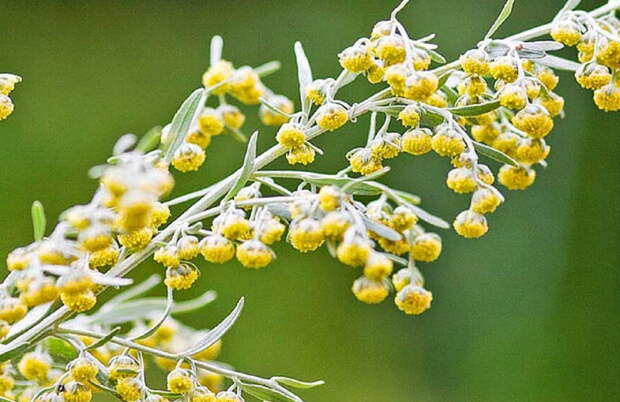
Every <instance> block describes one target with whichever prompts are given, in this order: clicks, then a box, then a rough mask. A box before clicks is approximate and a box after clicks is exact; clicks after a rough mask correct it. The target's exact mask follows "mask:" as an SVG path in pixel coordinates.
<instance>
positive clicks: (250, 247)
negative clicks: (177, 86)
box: [237, 240, 274, 269]
mask: <svg viewBox="0 0 620 402" xmlns="http://www.w3.org/2000/svg"><path fill="white" fill-rule="evenodd" d="M273 256H274V253H273V251H272V250H271V249H270V248H269V247H267V246H266V245H264V244H263V243H262V242H260V241H258V240H248V241H245V242H243V243H241V245H240V246H238V247H237V260H239V262H240V263H241V265H243V266H244V267H247V268H256V269H258V268H264V267H266V266H267V265H269V263H270V262H271V261H272V260H273Z"/></svg>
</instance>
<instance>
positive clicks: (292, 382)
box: [271, 377, 325, 389]
mask: <svg viewBox="0 0 620 402" xmlns="http://www.w3.org/2000/svg"><path fill="white" fill-rule="evenodd" d="M271 379H272V380H274V381H276V382H278V383H280V384H282V385H285V386H287V387H293V388H298V389H309V388H314V387H318V386H319V385H323V384H325V381H323V380H318V381H300V380H296V379H294V378H289V377H271Z"/></svg>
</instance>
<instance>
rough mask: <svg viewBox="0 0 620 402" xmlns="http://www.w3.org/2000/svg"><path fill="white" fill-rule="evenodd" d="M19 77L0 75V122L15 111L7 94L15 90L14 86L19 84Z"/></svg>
mask: <svg viewBox="0 0 620 402" xmlns="http://www.w3.org/2000/svg"><path fill="white" fill-rule="evenodd" d="M21 80H22V79H21V77H20V76H18V75H14V74H6V73H5V74H0V120H4V119H6V118H7V117H9V115H10V114H11V113H13V109H15V105H13V101H12V100H11V98H9V94H10V93H11V92H12V91H13V89H15V84H17V83H18V82H21Z"/></svg>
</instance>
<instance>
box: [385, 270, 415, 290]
mask: <svg viewBox="0 0 620 402" xmlns="http://www.w3.org/2000/svg"><path fill="white" fill-rule="evenodd" d="M409 284H414V285H415V286H422V280H421V279H420V278H419V277H418V276H416V275H414V274H413V272H411V269H409V268H401V269H400V270H398V272H396V273H395V274H394V275H392V285H394V289H396V291H397V292H398V291H400V290H402V289H403V288H404V287H405V286H407V285H409Z"/></svg>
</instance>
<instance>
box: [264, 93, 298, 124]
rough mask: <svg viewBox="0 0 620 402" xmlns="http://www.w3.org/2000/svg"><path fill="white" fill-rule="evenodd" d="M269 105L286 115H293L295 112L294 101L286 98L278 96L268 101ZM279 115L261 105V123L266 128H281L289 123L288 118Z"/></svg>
mask: <svg viewBox="0 0 620 402" xmlns="http://www.w3.org/2000/svg"><path fill="white" fill-rule="evenodd" d="M268 101H269V103H270V104H271V105H273V106H274V107H275V108H276V109H277V110H279V111H281V112H282V113H285V114H291V113H293V112H294V111H295V105H294V104H293V101H292V100H290V99H289V98H287V97H286V96H282V95H276V96H272V97H270V98H269V99H268ZM282 113H277V112H275V111H273V110H271V109H269V108H268V107H267V106H265V105H261V107H260V109H259V110H258V114H259V115H260V120H261V122H262V123H263V124H264V125H266V126H281V125H282V124H284V123H286V122H287V121H288V119H289V118H288V116H286V115H284V114H282Z"/></svg>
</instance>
